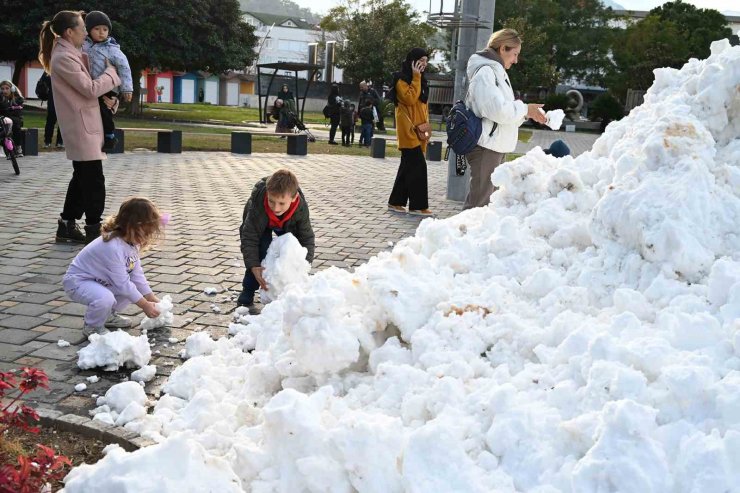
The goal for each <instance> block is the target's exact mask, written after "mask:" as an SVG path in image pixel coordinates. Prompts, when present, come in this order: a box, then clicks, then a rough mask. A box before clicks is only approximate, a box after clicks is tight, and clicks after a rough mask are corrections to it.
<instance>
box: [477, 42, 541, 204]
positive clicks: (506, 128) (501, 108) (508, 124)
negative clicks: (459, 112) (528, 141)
mask: <svg viewBox="0 0 740 493" xmlns="http://www.w3.org/2000/svg"><path fill="white" fill-rule="evenodd" d="M521 50H522V40H521V38H520V37H519V34H518V33H517V32H516V31H515V30H513V29H502V30H500V31H496V32H495V33H493V34H492V35H491V37H490V39H489V40H488V45H487V46H486V48H484V49H483V50H481V51H479V52H477V53H475V54H473V55H472V56H471V57H470V60H468V68H467V76H468V80H469V81H470V88H469V89H468V93H467V98H466V101H465V104H466V105H467V107H468V108H470V109H471V110H473V113H475V114H476V115H478V116H479V117H480V118H481V122H482V132H481V136H480V138H479V139H478V145H477V146H476V147H475V149H473V150H472V151H471V152H469V153H468V154H466V158H467V160H468V163H469V164H470V189H469V191H468V195H467V196H466V197H465V203H464V204H463V209H470V208H472V207H482V206H484V205H487V204H488V202H489V201H490V199H491V194H492V193H493V192H494V191H495V189H496V188H495V187H494V186H493V183H491V174H492V173H493V170H495V169H496V167H497V166H498V165H499V164H501V163H502V162H504V159H505V157H506V153H507V152H512V151H513V150H514V149H515V148H516V143H517V140H518V139H519V126H520V125H521V124H522V123H524V122H525V120H526V119H527V118H531V119H533V120H534V121H536V122H538V123H543V124H544V123H545V121H546V119H545V115H544V114H543V113H542V112H540V110H539V109H540V108H541V107H542V105H541V104H526V103H524V102H522V101H520V100H517V99H515V98H514V91H513V89H512V87H511V82H510V81H509V76H508V75H507V73H506V71H507V70H509V69H510V68H511V66H512V65H513V64H515V63H517V62H518V61H519V53H520V52H521Z"/></svg>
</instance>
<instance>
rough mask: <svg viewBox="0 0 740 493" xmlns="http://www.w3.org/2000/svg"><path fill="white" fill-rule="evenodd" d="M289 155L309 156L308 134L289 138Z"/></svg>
mask: <svg viewBox="0 0 740 493" xmlns="http://www.w3.org/2000/svg"><path fill="white" fill-rule="evenodd" d="M288 154H290V155H291V156H305V155H306V154H308V137H307V136H306V134H295V135H289V136H288Z"/></svg>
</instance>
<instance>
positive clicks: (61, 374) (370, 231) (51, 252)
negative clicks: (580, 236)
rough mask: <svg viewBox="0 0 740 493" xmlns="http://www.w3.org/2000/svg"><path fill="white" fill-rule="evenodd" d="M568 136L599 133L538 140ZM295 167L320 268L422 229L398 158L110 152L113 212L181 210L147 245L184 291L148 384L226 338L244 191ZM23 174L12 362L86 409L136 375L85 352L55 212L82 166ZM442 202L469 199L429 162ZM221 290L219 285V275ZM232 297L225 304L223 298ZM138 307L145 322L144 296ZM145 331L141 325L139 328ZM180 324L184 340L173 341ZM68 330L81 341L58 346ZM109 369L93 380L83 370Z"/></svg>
mask: <svg viewBox="0 0 740 493" xmlns="http://www.w3.org/2000/svg"><path fill="white" fill-rule="evenodd" d="M554 136H555V137H558V138H563V139H564V140H566V142H567V143H568V145H570V146H571V148H572V149H573V150H574V154H580V153H581V152H583V151H585V150H587V149H589V148H590V146H591V144H592V143H593V141H594V140H595V138H596V136H592V135H586V136H585V137H584V136H582V135H581V134H565V133H562V132H561V133H558V134H555V133H554V132H546V131H535V136H534V138H533V139H532V142H530V143H529V144H526V145H525V144H522V143H520V146H519V147H518V148H517V152H526V150H528V149H530V148H532V147H534V146H535V145H544V146H547V145H549V143H550V142H551V141H552V140H553V139H554ZM283 166H285V167H288V168H290V169H292V170H293V171H294V172H295V173H296V174H297V175H298V178H299V180H300V182H301V186H302V188H303V191H304V193H305V195H306V199H307V201H308V203H309V206H310V209H311V220H312V224H313V227H314V231H315V233H316V259H315V260H314V262H313V269H314V271H316V270H321V269H324V268H327V267H329V266H336V267H340V268H353V267H355V266H357V265H360V264H362V263H364V262H366V261H367V260H368V259H369V258H370V257H371V256H373V255H376V254H377V253H378V252H380V251H382V250H387V249H389V248H390V245H391V243H395V242H397V241H399V240H400V239H402V238H404V237H407V236H410V235H413V233H414V231H415V230H416V227H417V226H418V224H419V222H420V221H421V218H418V217H414V216H407V215H399V214H396V213H391V212H389V211H388V210H387V209H386V204H387V200H388V194H389V193H390V190H391V187H392V184H393V180H394V178H395V175H396V170H397V167H398V159H397V158H394V159H373V158H368V157H350V156H327V155H313V156H312V155H309V156H305V157H290V156H286V155H282V154H261V155H253V156H236V155H232V154H229V153H184V154H181V155H168V154H157V153H153V152H134V153H128V154H124V155H116V156H111V158H110V159H109V160H108V161H107V162H106V163H105V175H106V183H107V188H108V195H107V201H106V214H111V213H113V212H115V210H116V209H117V207H118V205H119V204H120V203H121V201H122V200H123V199H125V198H126V197H128V196H131V195H143V196H146V197H149V198H151V199H153V200H154V201H155V202H156V203H157V204H158V205H159V206H160V208H161V209H162V210H164V211H167V212H170V213H171V214H172V221H171V222H170V225H169V226H168V228H167V231H166V237H165V239H164V241H163V242H161V244H160V245H158V246H157V247H156V248H155V249H154V250H152V251H150V252H148V253H146V254H145V255H144V256H143V257H142V263H143V265H144V269H145V273H146V275H147V278H148V280H149V282H150V284H151V286H152V288H153V289H154V291H155V293H157V294H159V295H164V294H171V295H172V297H173V300H174V302H175V314H176V318H175V323H174V326H173V327H170V328H166V329H163V330H160V331H155V332H153V334H152V335H153V336H154V337H155V338H156V345H155V347H153V348H152V350H153V353H154V354H153V357H152V361H151V363H152V364H155V365H157V376H156V377H155V379H154V380H153V381H152V382H150V383H149V384H148V385H147V387H146V390H147V392H148V393H150V394H151V395H157V394H158V393H159V391H160V388H161V386H162V385H163V383H164V381H165V380H166V377H167V376H168V375H169V374H170V373H171V372H172V370H173V369H174V368H175V367H177V366H178V365H179V364H181V363H182V361H181V360H180V359H179V358H178V353H179V352H180V350H181V349H182V348H183V345H184V344H183V342H184V340H185V338H187V337H188V336H189V335H190V334H192V333H193V332H194V331H200V330H205V331H208V332H209V333H210V334H211V336H212V337H214V338H218V337H220V336H223V335H225V334H226V332H227V328H228V324H229V322H230V321H231V316H232V312H233V308H234V304H233V300H232V298H233V297H234V296H235V295H236V294H238V292H239V290H240V288H241V278H242V276H243V274H244V266H243V262H242V260H241V253H240V251H239V234H238V228H239V224H240V223H241V217H242V211H243V208H244V203H245V202H246V200H247V199H248V198H249V194H250V192H251V190H252V186H253V185H254V183H255V182H256V181H257V180H259V179H260V178H262V177H264V176H267V175H269V174H271V173H272V172H273V171H274V170H276V169H278V168H280V167H283ZM20 167H21V175H20V176H15V175H13V174H12V171H11V168H10V166H9V165H8V166H7V167H6V169H2V168H1V167H0V203H1V204H2V220H1V221H0V370H2V371H7V370H10V369H17V368H21V367H23V366H33V367H39V368H43V369H44V370H45V371H46V372H47V374H48V375H49V378H50V390H51V391H50V392H48V393H38V396H36V397H35V398H34V399H33V400H32V403H36V404H39V405H40V406H42V407H44V408H46V409H50V410H54V411H58V412H62V413H73V414H80V415H86V414H87V410H89V409H90V408H92V407H94V399H93V398H92V397H91V396H92V395H94V394H103V393H105V391H106V390H107V389H108V388H110V386H111V385H113V384H115V383H118V382H120V381H122V380H124V379H126V378H127V376H128V374H129V373H130V370H129V371H127V370H122V371H119V372H104V371H102V370H88V371H81V370H79V369H78V368H77V364H76V363H77V351H78V350H79V349H80V348H81V347H82V346H83V345H84V344H86V338H85V337H84V336H83V335H82V330H81V329H82V325H83V321H82V315H83V314H84V307H83V306H81V305H77V304H74V303H71V302H70V301H69V300H68V299H67V297H66V295H65V294H64V291H63V290H62V287H61V279H62V276H63V274H64V272H65V271H66V269H67V266H68V264H69V262H70V261H71V260H72V258H74V256H75V254H76V253H77V252H78V251H79V250H80V249H81V247H80V246H74V245H64V244H56V243H54V232H55V231H56V220H57V217H58V214H59V212H60V210H61V206H62V204H63V201H64V194H65V192H66V187H67V184H68V182H69V179H70V177H71V172H72V169H71V168H72V167H71V163H70V162H69V161H67V160H66V159H65V158H64V154H63V153H42V155H41V156H39V157H33V158H30V157H29V158H23V159H21V161H20ZM428 169H429V198H430V207H431V209H432V210H434V211H435V213H436V214H437V216H438V217H449V216H451V215H454V214H456V213H457V212H459V210H460V208H461V203H459V202H453V201H448V200H446V199H445V198H444V197H445V190H446V179H447V167H446V163H444V164H443V163H429V165H428ZM210 286H213V287H216V288H217V289H218V290H219V294H217V295H215V296H207V295H205V294H204V293H203V290H204V289H205V288H206V287H210ZM213 304H215V305H217V306H218V307H219V308H220V310H221V311H220V313H214V312H213V310H212V305H213ZM125 314H128V315H132V316H134V317H135V319H136V321H138V320H140V318H141V316H142V315H141V313H140V311H139V309H138V308H136V307H135V306H133V307H131V308H130V309H129V310H127V312H125ZM131 333H132V334H133V335H138V330H137V329H133V330H132V331H131ZM170 337H175V338H177V339H179V341H181V342H179V343H175V344H171V343H169V342H168V339H169V338H170ZM60 339H64V340H66V341H68V342H70V343H71V346H69V347H59V346H58V345H57V341H59V340H60ZM91 375H98V376H99V377H100V380H99V381H98V382H97V383H94V384H90V383H87V390H85V391H84V392H81V393H78V392H75V391H74V386H75V384H77V383H81V382H85V378H86V377H88V376H91Z"/></svg>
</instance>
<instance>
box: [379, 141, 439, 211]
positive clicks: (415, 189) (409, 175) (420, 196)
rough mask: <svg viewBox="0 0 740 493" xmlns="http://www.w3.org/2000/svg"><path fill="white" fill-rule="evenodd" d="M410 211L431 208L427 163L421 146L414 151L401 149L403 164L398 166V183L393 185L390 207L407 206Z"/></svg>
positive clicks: (389, 201)
mask: <svg viewBox="0 0 740 493" xmlns="http://www.w3.org/2000/svg"><path fill="white" fill-rule="evenodd" d="M407 201H408V204H409V209H413V210H420V209H428V208H429V192H428V191H427V161H426V159H424V153H423V152H422V151H421V146H417V147H414V148H413V149H401V164H400V166H398V173H397V174H396V182H395V183H394V184H393V190H392V191H391V196H390V197H389V198H388V203H389V204H390V205H400V206H404V207H405V206H406V202H407Z"/></svg>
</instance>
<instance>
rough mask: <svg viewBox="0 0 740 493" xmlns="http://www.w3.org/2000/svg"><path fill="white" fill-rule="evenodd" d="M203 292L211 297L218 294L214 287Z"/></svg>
mask: <svg viewBox="0 0 740 493" xmlns="http://www.w3.org/2000/svg"><path fill="white" fill-rule="evenodd" d="M203 292H204V293H205V294H207V295H209V296H210V295H214V294H216V293H218V289H216V288H214V287H212V286H209V287H207V288H205V289H204V290H203Z"/></svg>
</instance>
